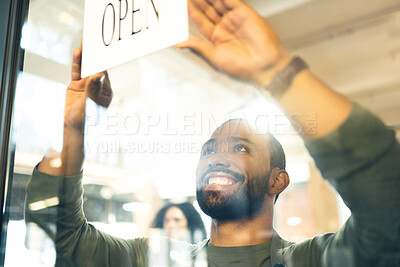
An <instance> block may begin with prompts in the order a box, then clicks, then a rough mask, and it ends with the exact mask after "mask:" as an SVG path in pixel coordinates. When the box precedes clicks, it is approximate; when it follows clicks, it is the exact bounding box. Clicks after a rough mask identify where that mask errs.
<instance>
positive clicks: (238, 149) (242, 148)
mask: <svg viewBox="0 0 400 267" xmlns="http://www.w3.org/2000/svg"><path fill="white" fill-rule="evenodd" d="M234 151H235V152H247V151H249V150H248V149H247V147H245V146H243V145H237V146H235V148H234Z"/></svg>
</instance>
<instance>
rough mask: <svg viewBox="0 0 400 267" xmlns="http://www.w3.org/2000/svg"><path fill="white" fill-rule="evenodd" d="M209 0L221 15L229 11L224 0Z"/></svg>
mask: <svg viewBox="0 0 400 267" xmlns="http://www.w3.org/2000/svg"><path fill="white" fill-rule="evenodd" d="M207 1H208V2H209V3H210V4H212V5H213V6H214V8H215V10H216V11H217V12H218V14H219V15H220V16H222V15H224V14H225V13H226V12H228V9H227V8H226V7H225V5H224V3H223V2H222V0H207Z"/></svg>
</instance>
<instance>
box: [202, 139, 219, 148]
mask: <svg viewBox="0 0 400 267" xmlns="http://www.w3.org/2000/svg"><path fill="white" fill-rule="evenodd" d="M216 142H217V139H215V138H211V139H208V141H207V142H205V143H204V144H203V147H205V146H207V145H210V144H214V143H216Z"/></svg>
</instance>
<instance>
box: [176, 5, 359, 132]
mask: <svg viewBox="0 0 400 267" xmlns="http://www.w3.org/2000/svg"><path fill="white" fill-rule="evenodd" d="M188 4H189V14H190V17H191V19H192V20H193V22H194V23H195V24H196V25H197V26H198V28H199V29H200V31H201V32H202V33H203V35H204V36H205V37H206V38H207V40H204V39H197V38H190V39H189V40H188V41H186V42H183V43H181V44H180V45H179V47H181V48H190V49H192V50H194V51H196V52H197V53H199V54H200V55H202V56H203V57H204V58H205V59H206V60H207V61H208V62H210V64H211V65H213V66H214V67H215V68H217V69H219V70H222V71H225V72H226V73H228V74H229V75H231V76H233V77H236V78H239V79H242V80H245V81H248V82H250V83H252V84H254V85H256V86H257V87H259V88H260V89H261V91H264V92H266V93H269V92H267V91H266V90H267V89H265V88H266V86H267V85H269V84H270V82H271V80H272V78H273V77H274V76H275V75H276V74H277V73H278V72H279V71H281V70H282V69H284V68H285V67H286V66H287V65H288V64H289V62H290V61H291V60H292V56H291V55H290V54H289V53H288V52H287V51H286V50H285V49H284V47H283V46H282V45H281V43H280V41H279V39H278V37H277V35H276V34H275V32H274V31H273V29H272V28H271V27H270V25H269V24H268V23H267V22H266V21H265V20H264V18H262V17H261V16H260V15H259V14H257V13H256V12H255V11H254V10H253V9H251V8H250V7H249V6H247V5H246V4H245V3H243V1H241V0H193V1H189V3H188ZM280 93H282V95H281V96H280V97H279V98H278V99H277V100H278V101H279V103H280V105H281V107H282V108H283V109H284V111H285V112H286V114H287V116H288V118H289V119H291V120H293V121H295V122H296V124H297V125H299V124H300V125H301V126H302V128H301V129H302V132H301V133H300V134H302V135H303V137H304V138H306V139H312V138H317V137H321V136H324V135H326V134H327V133H329V132H331V131H333V130H334V129H336V128H337V127H338V126H339V125H340V124H341V123H343V121H344V120H345V119H346V118H347V117H348V115H349V113H350V111H351V108H352V103H351V102H350V101H349V100H348V99H346V98H345V97H343V96H342V95H340V94H338V93H337V92H335V91H333V90H331V89H330V88H329V87H328V86H326V85H325V84H324V83H323V82H321V81H320V80H319V79H318V78H317V77H316V76H314V75H313V74H312V73H311V72H310V71H309V70H303V71H301V72H300V73H298V75H296V76H295V77H294V79H293V82H292V83H291V86H290V87H288V88H287V90H284V92H280ZM333 111H334V112H333ZM308 112H313V113H316V114H318V116H317V123H316V125H317V129H316V131H307V124H306V118H305V117H304V116H294V115H295V114H306V113H308Z"/></svg>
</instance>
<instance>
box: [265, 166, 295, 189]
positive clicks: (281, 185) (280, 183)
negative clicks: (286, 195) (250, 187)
mask: <svg viewBox="0 0 400 267" xmlns="http://www.w3.org/2000/svg"><path fill="white" fill-rule="evenodd" d="M289 183H290V179H289V174H288V173H287V172H286V171H285V170H281V169H279V168H274V169H272V171H271V174H270V176H269V187H268V193H269V194H271V195H277V194H280V193H282V192H283V190H285V188H286V187H287V186H288V185H289Z"/></svg>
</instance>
